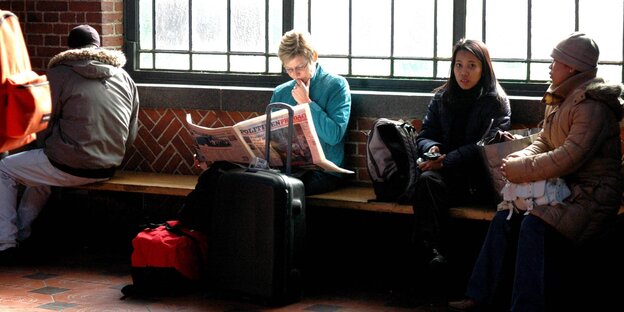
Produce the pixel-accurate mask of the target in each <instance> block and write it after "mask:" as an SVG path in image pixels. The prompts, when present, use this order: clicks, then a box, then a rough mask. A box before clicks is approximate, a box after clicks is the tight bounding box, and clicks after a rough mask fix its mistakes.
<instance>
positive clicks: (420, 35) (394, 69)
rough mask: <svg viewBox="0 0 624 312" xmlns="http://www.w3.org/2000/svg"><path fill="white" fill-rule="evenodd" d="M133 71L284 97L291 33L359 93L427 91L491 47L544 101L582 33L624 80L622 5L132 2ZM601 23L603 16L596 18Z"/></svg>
mask: <svg viewBox="0 0 624 312" xmlns="http://www.w3.org/2000/svg"><path fill="white" fill-rule="evenodd" d="M125 3H126V10H125V12H126V38H127V40H128V41H127V42H126V47H127V51H126V52H127V54H128V55H129V56H132V57H130V58H129V59H130V61H129V65H130V67H131V68H130V72H131V74H132V75H133V77H135V80H137V81H139V82H169V83H194V84H220V85H236V86H258V87H274V86H275V85H277V84H278V83H280V82H283V81H285V80H286V79H288V77H287V76H286V75H285V74H283V69H282V67H281V63H280V61H279V59H278V58H277V47H278V45H279V40H280V37H281V35H282V33H283V32H284V31H285V30H289V29H292V28H296V29H303V30H308V31H310V33H312V36H313V39H314V41H315V46H316V48H317V49H318V51H319V58H320V62H322V64H323V66H324V67H326V69H328V70H329V71H332V72H335V73H338V74H341V75H343V76H345V77H347V79H348V80H349V82H350V84H351V87H352V89H354V90H355V89H368V90H394V91H417V92H429V91H431V90H432V89H433V88H434V87H436V86H438V85H440V84H441V82H442V81H443V80H444V79H445V78H447V77H448V74H449V65H450V64H449V63H450V57H451V53H452V51H451V50H452V46H453V43H454V42H455V41H457V40H458V39H459V38H462V37H468V38H475V39H480V40H483V41H484V42H486V44H487V45H488V47H489V49H490V54H491V56H492V59H493V62H494V69H495V71H496V74H497V77H498V78H499V79H500V80H501V81H502V82H503V84H504V85H505V87H506V88H507V90H508V91H509V93H510V94H525V95H531V94H542V93H543V91H544V90H545V88H546V85H547V81H548V79H549V77H548V73H549V70H548V66H549V64H550V62H551V59H550V51H551V49H552V47H553V46H554V45H555V44H556V43H557V41H558V40H560V39H562V38H564V37H565V36H566V35H567V34H569V33H571V32H573V31H575V30H579V31H584V32H587V33H588V34H590V35H591V36H592V37H593V38H594V39H595V40H596V41H597V43H598V44H599V46H600V50H601V57H600V64H599V74H600V75H601V76H603V77H605V78H608V79H610V80H615V81H622V80H624V79H623V77H624V66H623V59H624V48H623V39H622V38H623V37H624V35H623V32H624V18H623V16H624V14H623V13H624V5H623V2H622V1H621V0H603V1H602V2H601V4H600V5H599V6H598V5H595V4H593V3H592V0H525V1H498V0H489V1H488V0H422V1H413V0H357V1H354V0H211V1H205V0H132V1H126V2H125ZM598 16H599V17H600V18H597V17H598Z"/></svg>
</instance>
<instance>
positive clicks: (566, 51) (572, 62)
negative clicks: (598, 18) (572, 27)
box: [550, 32, 600, 72]
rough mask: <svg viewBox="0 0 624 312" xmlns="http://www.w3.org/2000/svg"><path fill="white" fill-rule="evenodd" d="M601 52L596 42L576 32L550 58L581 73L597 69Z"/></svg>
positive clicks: (560, 43)
mask: <svg viewBox="0 0 624 312" xmlns="http://www.w3.org/2000/svg"><path fill="white" fill-rule="evenodd" d="M599 55H600V50H599V49H598V45H597V44H596V42H594V40H592V39H591V38H589V37H587V35H585V34H584V33H579V32H575V33H572V34H571V35H570V36H569V37H568V38H566V39H563V40H562V41H561V42H559V44H557V46H556V47H555V48H554V49H553V51H552V53H550V56H552V58H553V59H555V60H557V61H559V62H561V63H564V64H566V65H568V66H570V67H572V68H574V69H576V70H578V71H580V72H585V71H588V70H592V69H594V68H596V66H597V65H598V56H599Z"/></svg>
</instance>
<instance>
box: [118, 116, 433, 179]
mask: <svg viewBox="0 0 624 312" xmlns="http://www.w3.org/2000/svg"><path fill="white" fill-rule="evenodd" d="M187 113H191V114H192V116H193V121H194V122H195V123H197V124H199V125H202V126H206V127H221V126H231V125H234V124H235V123H237V122H239V121H242V120H245V119H249V118H253V117H256V116H258V113H256V112H233V111H229V112H226V111H215V110H197V109H192V110H185V109H173V108H143V109H141V111H140V113H139V133H138V136H137V139H136V141H135V142H134V145H133V147H132V149H131V150H130V151H129V152H128V154H127V155H126V159H125V160H124V164H123V169H124V170H132V171H148V172H165V173H175V174H199V173H200V172H201V171H200V170H198V169H197V168H194V167H193V150H194V148H193V145H194V143H193V138H192V136H191V133H190V132H189V131H188V129H187V128H186V127H185V126H184V125H185V124H186V121H185V120H186V119H185V118H186V117H185V116H186V114H187ZM374 120H375V118H373V117H356V118H352V120H351V122H350V124H349V129H348V132H347V143H346V147H345V155H346V159H345V166H344V167H345V168H347V169H350V170H353V171H355V174H354V175H351V176H349V178H350V179H351V180H352V181H354V182H358V183H369V182H370V179H369V176H368V172H367V169H366V138H367V136H366V133H367V132H368V130H370V128H371V126H372V123H373V121H374ZM412 124H414V126H415V127H416V128H417V129H418V130H419V129H420V124H421V123H420V121H419V120H412Z"/></svg>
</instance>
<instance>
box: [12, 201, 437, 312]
mask: <svg viewBox="0 0 624 312" xmlns="http://www.w3.org/2000/svg"><path fill="white" fill-rule="evenodd" d="M87 200H89V205H91V206H93V201H92V200H90V199H87ZM84 202H85V201H84V200H83V201H78V203H77V204H76V207H70V206H67V205H66V206H64V207H63V208H62V209H61V208H57V207H53V208H51V207H47V208H46V209H45V210H44V213H43V215H42V216H40V218H39V219H38V223H36V224H35V227H34V228H33V237H32V238H31V239H30V240H29V241H27V244H25V245H24V246H23V248H21V249H22V251H21V252H20V253H19V257H18V258H19V259H18V260H17V261H14V263H12V264H0V312H3V311H20V312H21V311H150V312H155V311H228V312H235V311H236V312H242V311H312V312H333V311H389V312H391V311H415V312H424V311H434V312H435V311H446V305H445V304H443V303H439V304H430V303H425V301H423V299H420V298H421V297H422V294H421V293H418V292H416V291H414V290H412V289H411V286H405V285H407V284H409V282H407V283H406V281H410V279H413V272H409V270H408V271H404V269H403V268H404V267H406V266H409V260H406V259H407V258H405V256H404V254H403V253H401V252H399V253H397V252H395V250H396V246H392V248H390V247H391V246H390V245H394V244H388V241H387V240H389V241H390V242H392V240H395V241H397V240H398V238H400V237H403V238H407V237H409V235H406V234H404V233H396V232H394V230H391V229H388V228H387V227H385V226H381V223H380V222H382V220H383V218H381V216H376V217H375V218H374V219H373V220H374V223H370V222H371V221H367V220H366V218H361V217H359V216H357V215H356V216H352V215H348V216H347V217H348V218H347V220H348V221H345V220H344V219H342V218H340V219H339V218H337V217H336V216H337V215H332V216H333V217H334V218H333V219H331V222H327V223H324V224H323V226H322V227H321V226H319V227H316V226H315V225H316V224H320V223H321V222H319V220H317V218H322V219H325V220H329V219H327V216H325V215H315V214H312V213H311V214H309V217H310V218H309V220H310V225H309V227H308V231H307V232H308V234H309V236H310V237H312V238H313V239H310V240H309V241H308V245H307V247H308V250H310V253H309V254H308V255H307V259H309V260H308V261H309V263H310V264H311V265H310V267H312V268H311V269H310V270H309V271H308V273H309V274H308V276H310V277H312V278H311V280H313V282H311V283H309V284H307V286H306V290H305V292H304V296H303V298H302V300H301V301H299V302H297V303H294V304H290V305H287V306H284V307H267V306H263V305H257V304H253V303H252V302H249V301H244V300H233V299H232V298H231V297H229V299H228V298H226V297H223V296H219V295H216V294H214V293H212V292H210V291H207V290H198V291H196V292H194V293H192V294H190V295H186V296H181V297H151V298H139V297H129V298H126V299H124V300H122V293H121V288H122V287H123V286H125V285H128V284H130V283H132V278H131V276H130V260H129V259H130V250H129V249H130V248H129V247H128V246H129V241H130V239H129V238H128V233H126V232H127V231H126V230H127V229H128V228H129V227H128V226H127V225H126V223H128V222H129V221H128V220H132V218H133V215H132V214H131V213H128V212H127V211H128V209H127V208H124V207H121V206H122V205H109V206H108V208H106V211H98V210H96V209H95V208H92V207H89V208H88V209H87V208H86V207H85V205H83V204H82V203H84ZM140 218H143V217H142V216H141V217H140ZM394 221H396V220H392V222H391V223H392V224H393V225H395V224H396V223H395V222H394ZM345 222H346V223H345ZM383 222H385V221H383ZM406 222H407V223H409V222H410V221H409V220H407V221H406ZM399 223H401V224H402V223H404V222H401V221H399ZM112 224H114V225H112ZM360 227H363V228H365V229H367V231H368V232H370V230H373V231H380V232H379V233H374V232H370V234H366V233H363V232H362V231H360V230H358V228H360ZM395 228H397V229H398V228H402V227H395ZM385 234H388V235H390V238H388V237H387V236H385ZM400 241H401V242H402V241H403V240H402V239H401V240H400ZM2 260H3V257H2V254H0V262H2ZM395 280H396V281H397V282H396V283H395Z"/></svg>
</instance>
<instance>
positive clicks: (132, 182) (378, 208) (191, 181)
mask: <svg viewBox="0 0 624 312" xmlns="http://www.w3.org/2000/svg"><path fill="white" fill-rule="evenodd" d="M197 177H198V176H196V175H178V174H166V173H152V172H137V171H118V172H117V173H116V174H115V176H114V177H113V178H111V179H110V180H108V181H104V182H98V183H92V184H87V185H81V186H77V187H75V188H77V189H85V190H96V191H115V192H132V193H143V194H160V195H172V196H186V195H188V193H190V192H191V191H192V190H193V189H194V188H195V184H196V183H197ZM306 205H308V206H319V207H329V208H342V209H353V210H364V211H372V212H382V213H395V214H412V206H409V205H399V204H397V203H388V202H377V201H375V193H374V192H373V189H372V187H365V186H350V187H345V188H341V189H339V190H336V191H333V192H329V193H324V194H319V195H312V196H308V197H307V198H306ZM450 213H451V216H452V217H456V218H462V219H474V220H490V219H491V218H492V217H493V215H494V211H493V208H489V209H488V208H487V207H456V208H452V209H451V211H450Z"/></svg>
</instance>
